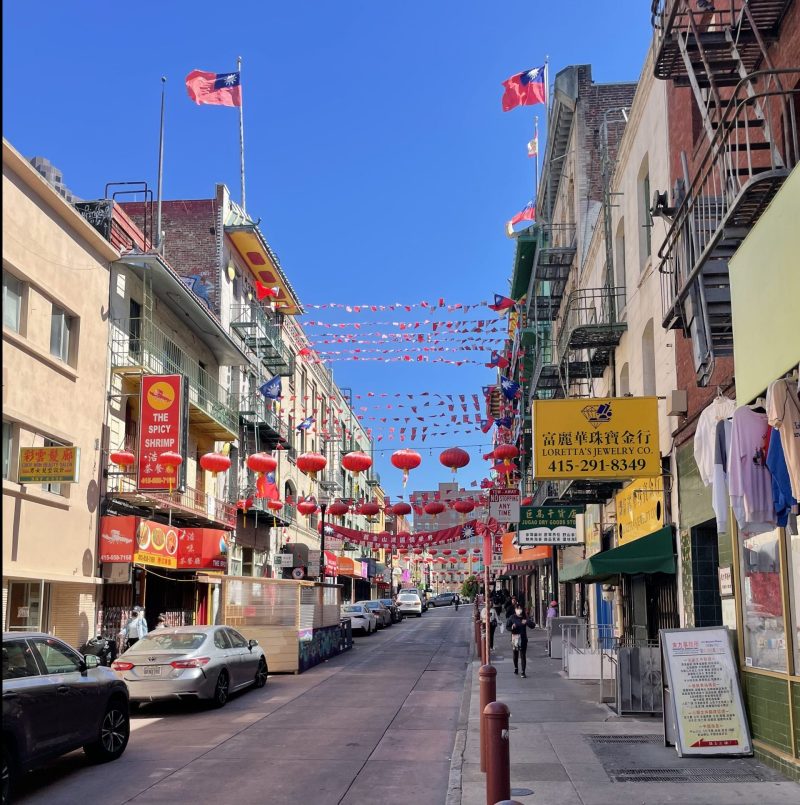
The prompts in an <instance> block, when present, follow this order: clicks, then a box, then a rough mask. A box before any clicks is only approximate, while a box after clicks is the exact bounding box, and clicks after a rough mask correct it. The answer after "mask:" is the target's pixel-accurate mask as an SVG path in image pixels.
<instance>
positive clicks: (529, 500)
mask: <svg viewBox="0 0 800 805" xmlns="http://www.w3.org/2000/svg"><path fill="white" fill-rule="evenodd" d="M519 505H520V506H533V498H532V497H531V496H530V495H529V496H528V497H526V498H522V500H521V501H520V502H519Z"/></svg>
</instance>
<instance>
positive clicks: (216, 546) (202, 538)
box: [178, 528, 231, 570]
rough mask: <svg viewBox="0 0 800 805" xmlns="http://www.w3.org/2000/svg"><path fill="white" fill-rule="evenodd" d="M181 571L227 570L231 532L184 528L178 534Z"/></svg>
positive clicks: (214, 529) (179, 566) (179, 567)
mask: <svg viewBox="0 0 800 805" xmlns="http://www.w3.org/2000/svg"><path fill="white" fill-rule="evenodd" d="M178 536H179V542H178V569H179V570H227V569H228V547H229V545H230V536H231V532H230V531H223V530H222V529H219V528H182V529H180V531H179V532H178Z"/></svg>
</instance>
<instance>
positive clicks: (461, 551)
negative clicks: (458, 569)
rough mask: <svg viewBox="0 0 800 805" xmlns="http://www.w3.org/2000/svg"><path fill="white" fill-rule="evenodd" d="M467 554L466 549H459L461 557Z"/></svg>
mask: <svg viewBox="0 0 800 805" xmlns="http://www.w3.org/2000/svg"><path fill="white" fill-rule="evenodd" d="M466 552H467V549H466V548H459V549H458V554H459V556H463V555H464V554H465V553H466Z"/></svg>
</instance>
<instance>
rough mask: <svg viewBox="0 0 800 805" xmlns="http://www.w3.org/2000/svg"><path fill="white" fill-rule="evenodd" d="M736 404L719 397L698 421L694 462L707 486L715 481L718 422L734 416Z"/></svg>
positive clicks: (695, 434)
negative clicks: (715, 448) (715, 449)
mask: <svg viewBox="0 0 800 805" xmlns="http://www.w3.org/2000/svg"><path fill="white" fill-rule="evenodd" d="M735 410H736V403H734V401H733V400H731V399H729V398H728V397H717V398H716V399H715V400H714V402H712V403H711V405H709V406H708V408H706V409H705V410H704V411H703V413H702V414H700V418H699V419H698V420H697V428H696V429H695V432H694V460H695V461H696V462H697V468H698V469H699V470H700V478H701V480H702V481H703V483H704V484H705V485H706V486H709V485H710V484H711V482H712V481H713V480H714V447H715V445H716V441H717V422H719V421H720V420H722V419H727V418H728V417H731V416H733V412H734V411H735Z"/></svg>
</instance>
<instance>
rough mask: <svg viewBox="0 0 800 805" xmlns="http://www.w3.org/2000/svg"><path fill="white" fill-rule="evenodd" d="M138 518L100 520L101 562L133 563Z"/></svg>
mask: <svg viewBox="0 0 800 805" xmlns="http://www.w3.org/2000/svg"><path fill="white" fill-rule="evenodd" d="M137 519H138V518H136V517H111V516H106V517H101V518H100V557H99V558H100V561H101V562H132V561H133V546H134V544H135V542H136V521H137Z"/></svg>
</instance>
